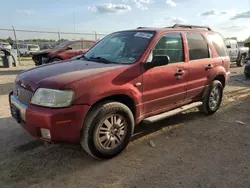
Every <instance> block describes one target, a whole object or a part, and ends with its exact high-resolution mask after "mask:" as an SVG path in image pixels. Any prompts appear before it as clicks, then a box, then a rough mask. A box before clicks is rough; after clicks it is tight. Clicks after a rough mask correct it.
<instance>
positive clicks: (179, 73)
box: [175, 69, 184, 76]
mask: <svg viewBox="0 0 250 188" xmlns="http://www.w3.org/2000/svg"><path fill="white" fill-rule="evenodd" d="M183 74H184V71H183V70H181V69H180V70H178V71H177V72H176V73H175V76H182V75H183Z"/></svg>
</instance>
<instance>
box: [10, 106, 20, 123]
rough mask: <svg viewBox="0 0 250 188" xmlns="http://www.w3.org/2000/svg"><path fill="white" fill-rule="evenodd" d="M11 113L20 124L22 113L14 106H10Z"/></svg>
mask: <svg viewBox="0 0 250 188" xmlns="http://www.w3.org/2000/svg"><path fill="white" fill-rule="evenodd" d="M10 112H11V115H12V117H13V118H15V119H16V121H17V122H18V123H21V122H22V118H21V111H20V110H19V109H18V108H17V107H16V106H15V105H14V104H11V105H10Z"/></svg>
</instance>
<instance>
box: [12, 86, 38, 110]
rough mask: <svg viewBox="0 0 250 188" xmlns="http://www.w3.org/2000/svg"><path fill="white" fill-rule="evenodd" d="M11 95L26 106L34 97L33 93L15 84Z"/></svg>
mask: <svg viewBox="0 0 250 188" xmlns="http://www.w3.org/2000/svg"><path fill="white" fill-rule="evenodd" d="M13 93H14V95H15V97H16V98H17V99H18V100H19V101H20V102H21V103H23V104H25V105H26V106H29V104H30V101H31V98H32V96H33V95H34V92H33V91H30V90H28V89H25V88H23V87H22V86H20V85H19V84H17V83H14V88H13Z"/></svg>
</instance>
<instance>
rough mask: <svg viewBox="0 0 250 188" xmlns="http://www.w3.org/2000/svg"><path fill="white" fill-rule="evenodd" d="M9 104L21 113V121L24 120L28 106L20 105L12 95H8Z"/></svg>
mask: <svg viewBox="0 0 250 188" xmlns="http://www.w3.org/2000/svg"><path fill="white" fill-rule="evenodd" d="M10 102H11V104H14V105H15V106H16V107H17V108H18V109H19V110H20V112H21V118H22V120H23V121H25V120H26V117H25V115H26V110H27V108H28V106H26V105H24V104H22V103H21V102H20V101H19V100H18V99H17V98H16V97H15V96H14V95H10Z"/></svg>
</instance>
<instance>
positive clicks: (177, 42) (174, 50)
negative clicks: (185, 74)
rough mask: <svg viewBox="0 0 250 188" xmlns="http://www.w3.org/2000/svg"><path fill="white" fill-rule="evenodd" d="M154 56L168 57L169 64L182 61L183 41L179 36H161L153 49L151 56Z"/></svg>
mask: <svg viewBox="0 0 250 188" xmlns="http://www.w3.org/2000/svg"><path fill="white" fill-rule="evenodd" d="M156 55H167V56H169V59H170V62H169V63H176V62H182V61H184V50H183V41H182V37H181V35H180V34H168V35H165V36H163V37H162V38H161V39H160V40H159V42H158V43H157V45H156V46H155V48H154V49H153V56H156Z"/></svg>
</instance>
